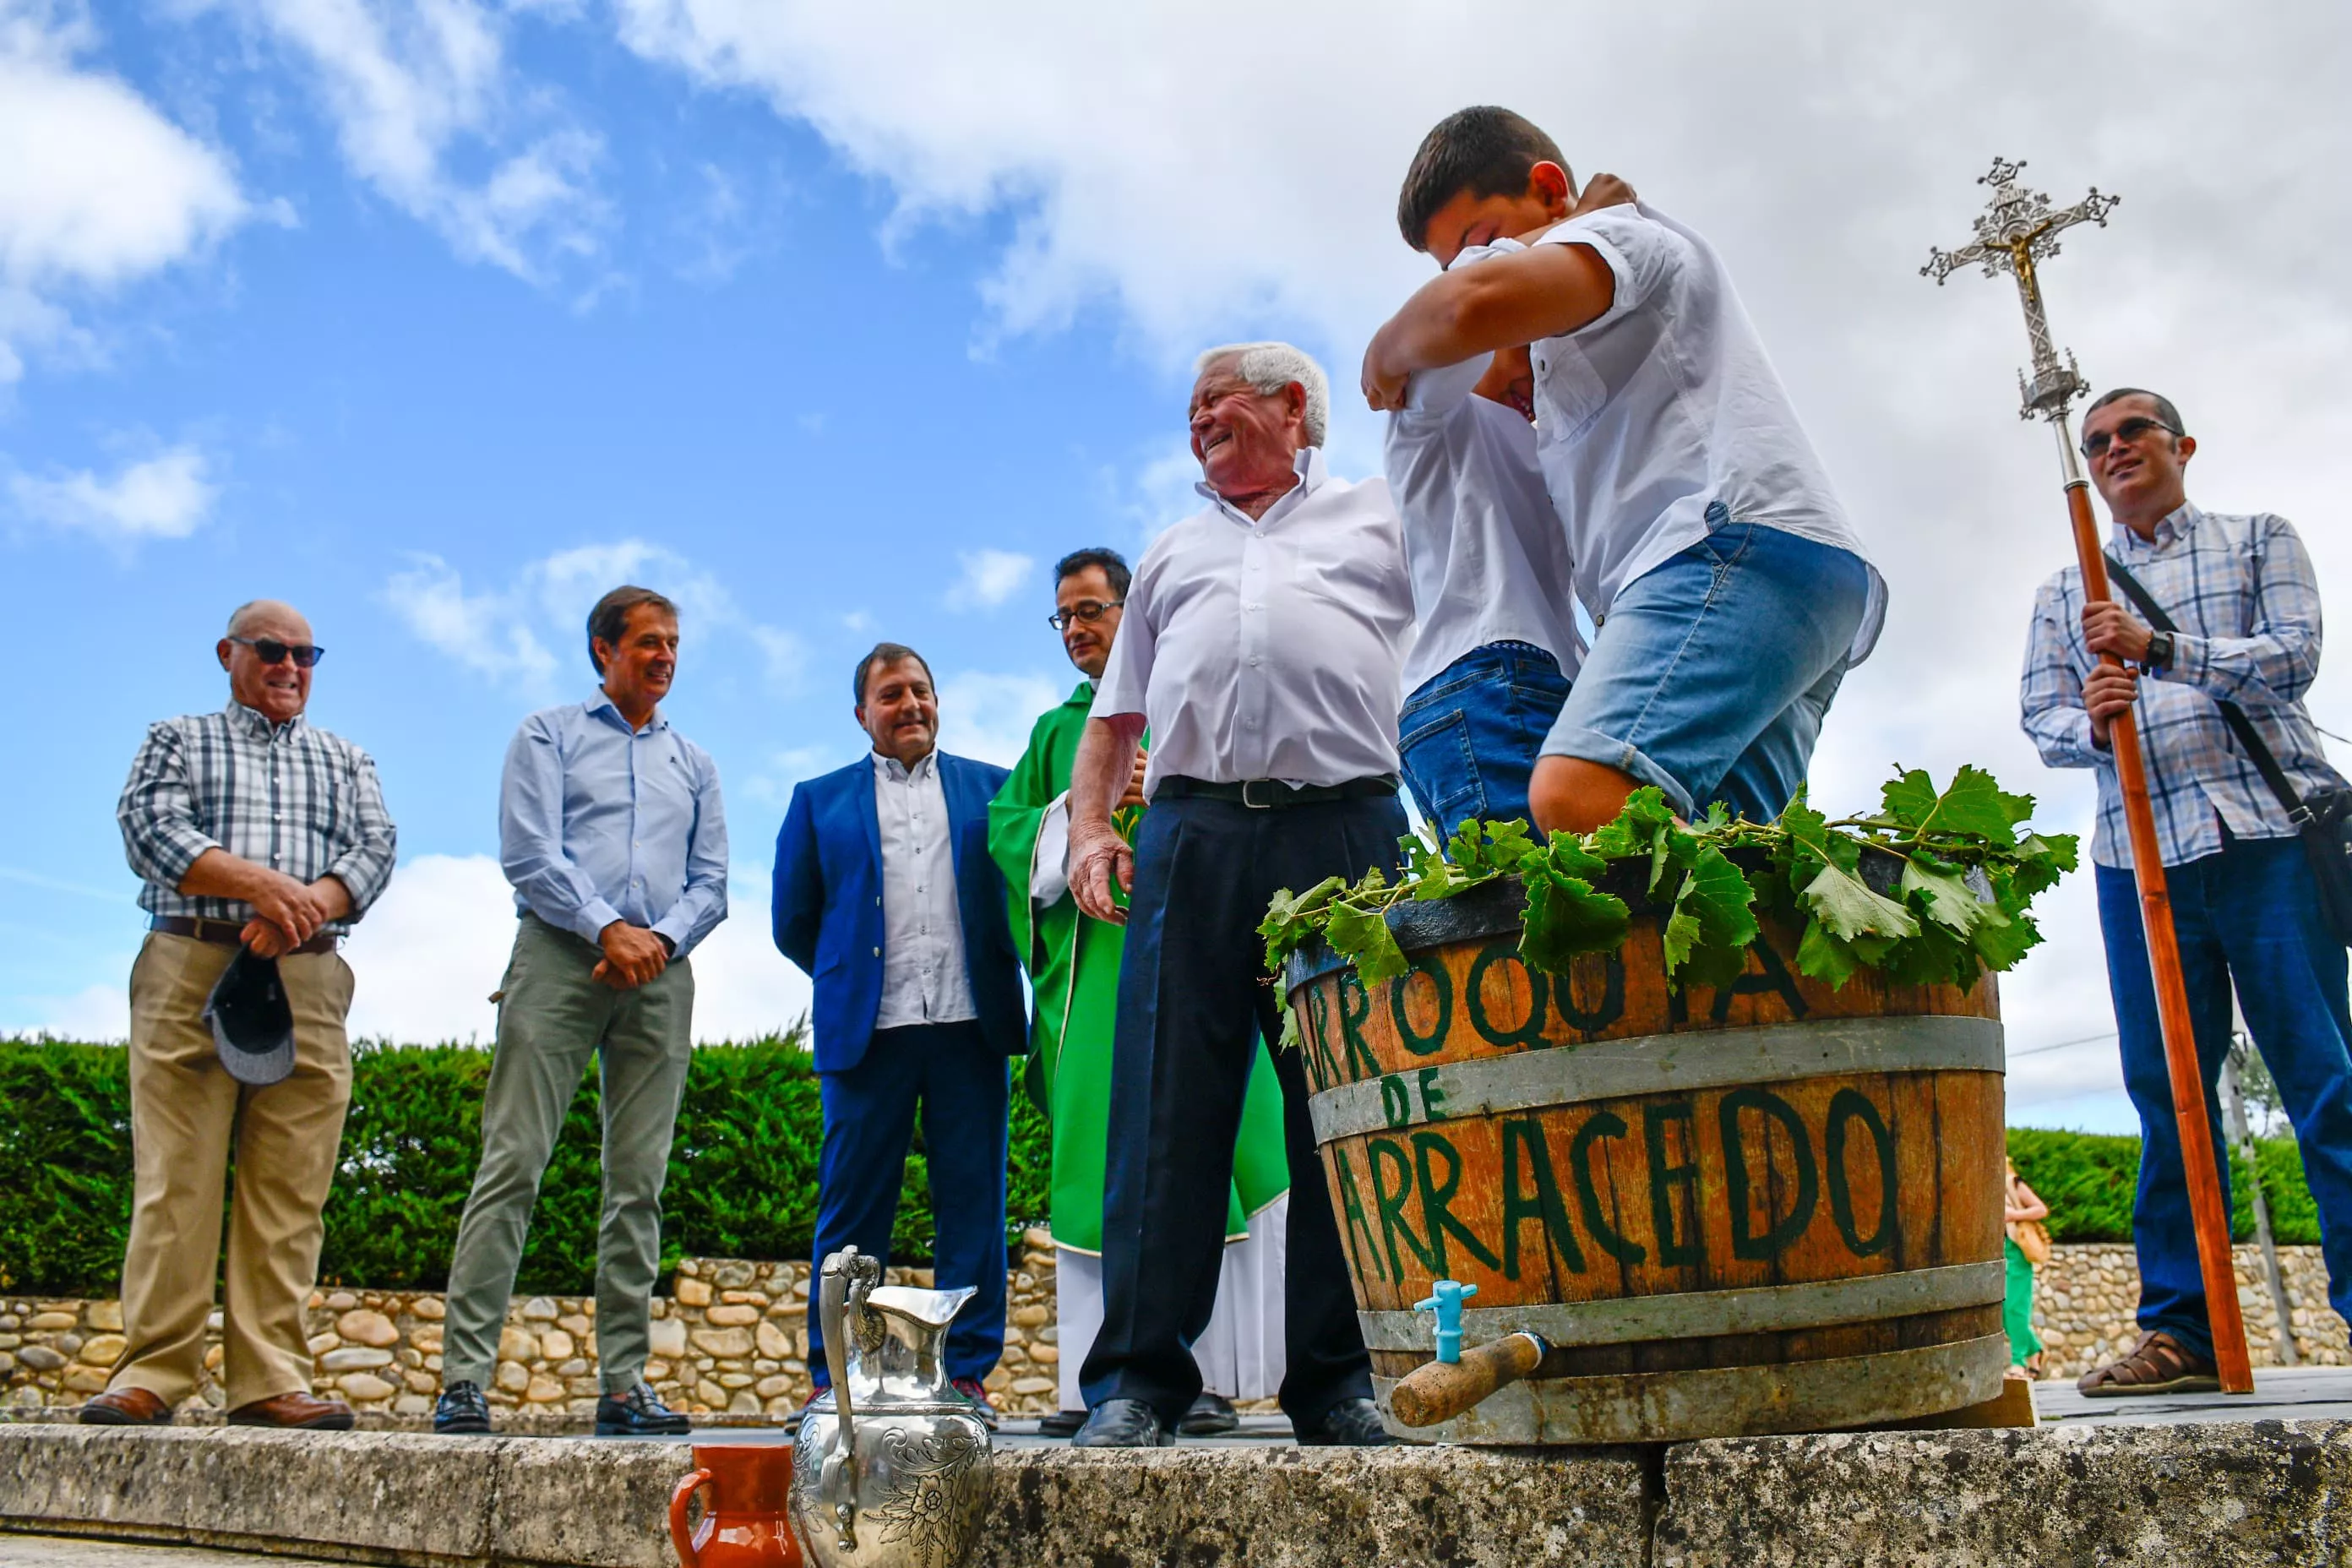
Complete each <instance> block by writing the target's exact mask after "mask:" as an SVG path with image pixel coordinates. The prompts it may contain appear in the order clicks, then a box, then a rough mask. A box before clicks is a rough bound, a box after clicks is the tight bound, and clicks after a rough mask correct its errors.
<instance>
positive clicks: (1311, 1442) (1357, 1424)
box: [1298, 1399, 1396, 1448]
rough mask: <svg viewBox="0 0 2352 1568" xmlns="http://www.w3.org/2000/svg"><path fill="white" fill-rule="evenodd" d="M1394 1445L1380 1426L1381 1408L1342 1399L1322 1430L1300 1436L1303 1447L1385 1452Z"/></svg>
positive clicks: (1358, 1401)
mask: <svg viewBox="0 0 2352 1568" xmlns="http://www.w3.org/2000/svg"><path fill="white" fill-rule="evenodd" d="M1395 1441H1396V1439H1395V1438H1394V1437H1391V1436H1389V1429H1388V1428H1387V1427H1385V1426H1381V1411H1380V1406H1378V1405H1374V1404H1373V1403H1372V1402H1371V1401H1370V1400H1369V1399H1343V1400H1341V1401H1339V1404H1337V1405H1333V1406H1331V1410H1330V1413H1329V1414H1328V1415H1325V1416H1324V1417H1323V1423H1322V1425H1321V1426H1318V1427H1316V1428H1315V1430H1314V1431H1312V1432H1301V1433H1299V1434H1298V1444H1299V1447H1327V1448H1383V1447H1387V1446H1388V1445H1390V1444H1391V1443H1393V1442H1395Z"/></svg>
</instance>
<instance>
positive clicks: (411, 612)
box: [382, 555, 556, 697]
mask: <svg viewBox="0 0 2352 1568" xmlns="http://www.w3.org/2000/svg"><path fill="white" fill-rule="evenodd" d="M412 559H413V560H414V561H415V565H414V566H412V567H410V568H409V569H408V570H407V571H405V572H400V573H395V574H394V575H393V577H392V579H391V581H389V582H387V583H386V584H384V588H383V595H382V597H383V602H384V603H385V604H386V605H390V606H391V607H392V610H393V613H394V614H395V615H397V616H399V617H400V618H401V620H402V621H404V622H405V623H406V624H407V626H408V629H409V630H410V631H412V632H414V633H415V634H416V636H418V637H421V638H423V639H424V640H425V642H426V643H427V644H429V645H430V646H432V647H436V648H438V649H439V650H440V651H441V652H443V653H445V654H446V655H448V656H449V657H450V658H454V659H456V660H457V662H458V663H460V664H462V665H465V666H466V667H467V668H469V669H473V670H476V671H478V672H479V673H481V674H483V675H486V676H488V678H489V679H491V680H493V681H495V682H497V683H499V685H502V686H507V687H510V688H512V689H516V690H519V691H521V692H523V693H524V694H526V695H528V696H531V697H543V696H545V695H546V694H548V693H549V692H550V691H551V690H552V689H553V683H554V680H555V670H556V663H555V656H554V655H553V654H551V653H550V652H549V651H548V650H547V645H546V644H545V643H543V642H541V640H540V639H539V634H538V633H537V632H535V631H533V630H532V629H531V628H530V626H528V625H527V624H525V623H524V622H523V620H522V619H521V618H520V613H519V612H520V610H521V609H522V608H523V605H521V604H520V603H519V602H518V596H517V595H512V594H499V593H489V594H467V592H466V585H465V583H464V582H463V580H461V579H460V578H459V577H458V575H457V569H456V568H454V567H452V566H451V565H450V564H449V563H447V562H446V561H444V560H442V559H441V558H440V557H439V556H437V555H417V556H414V557H412Z"/></svg>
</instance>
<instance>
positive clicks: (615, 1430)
mask: <svg viewBox="0 0 2352 1568" xmlns="http://www.w3.org/2000/svg"><path fill="white" fill-rule="evenodd" d="M693 1430H694V1423H693V1422H691V1421H688V1419H687V1418H686V1417H685V1416H683V1415H679V1414H678V1413H677V1411H675V1410H672V1409H671V1408H670V1407H669V1406H668V1405H664V1404H663V1403H662V1401H661V1395H660V1394H656V1393H655V1392H654V1385H653V1384H650V1383H646V1382H644V1381H643V1380H640V1381H639V1382H638V1384H637V1385H636V1386H635V1388H632V1389H630V1390H629V1392H628V1393H626V1394H602V1395H599V1396H598V1398H597V1400H596V1436H599V1437H683V1436H686V1435H687V1434H688V1433H689V1432H691V1431H693Z"/></svg>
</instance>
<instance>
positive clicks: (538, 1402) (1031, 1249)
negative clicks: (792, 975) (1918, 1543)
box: [0, 1230, 2352, 1431]
mask: <svg viewBox="0 0 2352 1568" xmlns="http://www.w3.org/2000/svg"><path fill="white" fill-rule="evenodd" d="M2279 1258H2280V1263H2281V1265H2282V1267H2283V1268H2284V1270H2285V1273H2286V1279H2287V1290H2288V1293H2289V1296H2290V1298H2291V1300H2292V1301H2293V1303H2294V1324H2295V1340H2296V1346H2297V1349H2298V1351H2299V1352H2300V1353H2301V1357H2302V1360H2303V1362H2304V1363H2305V1364H2306V1365H2314V1364H2316V1365H2325V1366H2342V1365H2346V1364H2352V1352H2347V1345H2346V1339H2347V1331H2346V1325H2345V1322H2344V1320H2343V1319H2341V1318H2339V1317H2337V1316H2336V1313H2335V1312H2334V1311H2333V1310H2331V1309H2330V1308H2329V1307H2328V1305H2327V1272H2326V1265H2325V1264H2324V1263H2323V1262H2322V1260H2321V1258H2320V1256H2319V1249H2318V1248H2317V1247H2281V1248H2280V1249H2279ZM890 1279H891V1281H892V1282H893V1283H894V1284H911V1285H923V1286H928V1285H929V1283H930V1273H929V1270H928V1269H920V1268H894V1269H892V1270H891V1271H890ZM1007 1284H1008V1287H1009V1290H1008V1300H1007V1321H1006V1324H1005V1331H1004V1360H1003V1363H1001V1364H1000V1365H999V1366H998V1367H997V1369H996V1371H995V1373H992V1375H991V1376H990V1378H989V1380H988V1389H989V1394H990V1396H991V1397H992V1399H994V1401H995V1402H996V1405H997V1407H998V1408H999V1409H1000V1410H1003V1411H1004V1412H1005V1413H1006V1414H1007V1415H1044V1414H1045V1413H1046V1412H1048V1411H1050V1410H1052V1409H1053V1408H1054V1407H1055V1405H1056V1404H1057V1403H1058V1400H1057V1399H1056V1397H1055V1394H1056V1388H1057V1382H1056V1374H1057V1373H1058V1370H1059V1363H1060V1360H1061V1348H1060V1346H1059V1344H1058V1343H1057V1336H1056V1332H1055V1321H1054V1250H1053V1246H1052V1243H1051V1241H1050V1240H1049V1239H1048V1238H1047V1237H1046V1235H1045V1232H1044V1231H1042V1230H1033V1231H1030V1232H1029V1233H1028V1234H1027V1236H1026V1237H1024V1244H1023V1248H1022V1256H1021V1265H1020V1267H1019V1268H1017V1269H1015V1270H1013V1273H1012V1274H1011V1276H1010V1277H1009V1279H1008V1281H1007ZM2035 1285H2036V1289H2035V1297H2034V1307H2035V1312H2034V1326H2035V1328H2036V1330H2037V1331H2039V1332H2040V1333H2041V1335H2042V1340H2043V1342H2044V1343H2046V1344H2047V1346H2048V1347H2049V1354H2048V1356H2047V1357H2046V1359H2045V1361H2044V1363H2043V1367H2042V1372H2043V1375H2045V1376H2048V1377H2074V1376H2078V1375H2080V1374H2081V1373H2084V1372H2086V1371H2088V1370H2089V1369H2090V1368H2092V1367H2094V1366H2098V1365H2103V1364H2105V1363H2107V1362H2109V1361H2112V1360H2114V1359H2115V1358H2116V1356H2119V1355H2121V1354H2122V1353H2123V1352H2126V1351H2127V1350H2129V1349H2130V1348H2131V1345H2132V1342H2133V1340H2134V1339H2136V1338H2137V1330H2136V1329H2135V1328H2134V1327H2133V1322H2132V1319H2133V1314H2134V1312H2135V1311H2136V1310H2137V1308H2138V1305H2139V1274H2138V1270H2137V1265H2136V1263H2135V1261H2134V1259H2133V1256H2132V1249H2131V1248H2130V1247H2123V1246H2105V1245H2101V1246H2084V1247H2059V1248H2058V1249H2057V1253H2056V1255H2055V1256H2054V1257H2053V1258H2052V1259H2051V1261H2050V1263H2049V1264H2048V1265H2046V1266H2045V1267H2044V1268H2042V1269H2040V1270H2039V1271H2038V1278H2037V1279H2036V1281H2035ZM808 1292H809V1266H808V1264H807V1263H806V1262H804V1261H801V1262H791V1263H754V1262H750V1261H746V1260H743V1259H734V1258H689V1259H688V1260H687V1261H685V1262H683V1263H681V1264H680V1265H679V1266H678V1269H677V1275H676V1276H675V1277H674V1278H673V1279H671V1281H670V1293H669V1294H668V1295H666V1296H656V1298H655V1299H654V1303H653V1359H652V1361H651V1362H649V1363H647V1365H646V1377H647V1379H648V1380H649V1381H650V1382H651V1383H652V1384H654V1386H655V1387H656V1389H658V1390H659V1391H660V1392H661V1394H662V1397H663V1398H664V1399H666V1400H667V1401H668V1402H669V1403H670V1404H671V1405H675V1406H677V1408H679V1409H681V1410H686V1411H689V1412H691V1413H692V1414H693V1415H695V1416H696V1417H697V1418H698V1420H700V1421H702V1422H704V1423H705V1424H708V1425H714V1426H725V1425H735V1424H741V1425H747V1426H748V1425H756V1424H761V1423H765V1422H771V1421H775V1420H778V1419H781V1418H782V1417H783V1416H786V1415H791V1414H792V1413H793V1412H794V1411H796V1410H798V1409H799V1408H800V1406H801V1405H802V1403H803V1401H804V1400H806V1399H807V1397H808V1391H809V1382H808V1365H807V1356H808V1335H807V1330H806V1328H805V1322H806V1316H805V1315H806V1312H807V1310H808ZM2238 1299H2239V1301H2240V1303H2241V1305H2242V1310H2243V1311H2244V1313H2245V1319H2246V1336H2247V1339H2248V1341H2249V1342H2250V1343H2251V1345H2252V1351H2253V1359H2254V1364H2255V1365H2256V1366H2274V1365H2276V1364H2278V1355H2277V1317H2276V1314H2275V1313H2274V1312H2273V1309H2272V1306H2271V1295H2270V1289H2269V1286H2268V1285H2267V1284H2266V1283H2265V1282H2264V1280H2263V1273H2262V1258H2261V1254H2260V1253H2259V1252H2258V1251H2256V1249H2254V1248H2253V1247H2240V1248H2238ZM443 1312H444V1308H443V1305H442V1299H441V1297H440V1296H439V1295H438V1294H437V1293H434V1292H429V1291H383V1290H351V1289H325V1290H321V1291H320V1292H318V1293H317V1294H315V1295H313V1296H312V1297H311V1299H310V1328H311V1336H310V1353H311V1355H312V1356H313V1357H315V1358H316V1361H315V1371H316V1376H317V1378H318V1387H319V1392H320V1393H321V1394H333V1395H335V1396H336V1397H339V1398H342V1399H346V1400H349V1401H350V1402H351V1403H352V1405H354V1406H355V1407H356V1408H358V1409H359V1410H360V1411H362V1413H363V1414H364V1415H365V1417H366V1419H367V1423H368V1424H369V1425H371V1426H423V1425H424V1424H425V1420H426V1418H427V1417H428V1416H429V1415H431V1414H432V1409H433V1396H434V1394H436V1392H437V1391H438V1390H439V1388H440V1382H441V1329H442V1316H443ZM595 1323H596V1303H595V1302H594V1301H593V1300H586V1299H583V1298H577V1297H569V1296H563V1297H548V1296H536V1297H532V1298H530V1300H518V1301H516V1302H515V1303H514V1304H513V1305H512V1306H510V1307H509V1309H508V1311H507V1326H506V1329H505V1331H504V1332H503V1333H502V1334H501V1335H500V1336H499V1367H498V1373H497V1375H496V1379H495V1386H494V1387H492V1389H491V1390H490V1402H491V1404H492V1405H493V1406H494V1407H495V1408H496V1409H497V1411H498V1416H499V1423H500V1425H501V1426H504V1427H506V1428H508V1429H517V1430H522V1429H532V1428H544V1429H547V1430H551V1431H552V1430H562V1429H566V1428H576V1427H579V1426H583V1424H584V1423H585V1422H586V1420H587V1419H588V1417H589V1415H591V1414H592V1412H593V1408H594V1405H595V1400H596V1392H597V1384H596V1328H595ZM122 1348H123V1347H122V1307H121V1303H120V1302H117V1301H72V1300H27V1299H24V1298H15V1299H7V1298H0V1414H14V1415H17V1416H18V1417H20V1418H23V1417H31V1418H36V1419H37V1418H39V1416H40V1415H42V1413H44V1412H47V1411H54V1410H55V1409H57V1408H58V1407H61V1406H71V1405H79V1404H80V1403H81V1402H82V1401H83V1400H84V1399H86V1398H88V1397H89V1395H90V1394H95V1393H97V1392H98V1391H99V1390H100V1389H102V1388H104V1387H105V1386H106V1378H107V1373H108V1371H109V1369H110V1368H111V1367H112V1366H113V1364H114V1362H115V1359H116V1358H117V1357H118V1356H120V1355H121V1353H122ZM220 1360H221V1347H220V1314H219V1313H217V1312H215V1313H214V1314H213V1317H212V1320H211V1321H210V1322H209V1324H208V1325H207V1326H206V1331H205V1381H204V1385H203V1387H202V1388H201V1389H200V1390H199V1401H198V1404H197V1405H196V1407H195V1408H194V1409H192V1410H191V1411H190V1412H189V1415H192V1416H194V1417H196V1418H198V1419H202V1418H203V1415H204V1413H205V1412H215V1413H216V1412H218V1410H219V1409H220V1406H221V1404H222V1394H221V1389H220V1385H219V1384H218V1382H217V1381H216V1376H217V1373H218V1372H219V1369H220Z"/></svg>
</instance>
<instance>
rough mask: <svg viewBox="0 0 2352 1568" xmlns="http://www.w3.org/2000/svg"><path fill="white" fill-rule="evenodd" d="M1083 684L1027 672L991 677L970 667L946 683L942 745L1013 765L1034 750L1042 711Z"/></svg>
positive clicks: (942, 701)
mask: <svg viewBox="0 0 2352 1568" xmlns="http://www.w3.org/2000/svg"><path fill="white" fill-rule="evenodd" d="M1076 684H1077V677H1076V675H1072V676H1071V677H1070V678H1069V679H1061V678H1060V677H1058V676H1051V675H1043V674H1040V673H1038V672H1037V671H1035V670H1026V671H1023V672H1021V673H1018V674H1013V675H991V674H989V673H987V672H985V671H983V670H977V669H967V670H963V671H961V672H960V673H958V674H954V675H950V676H948V677H947V678H946V679H943V680H941V681H940V750H942V751H946V752H954V753H955V754H956V755H958V756H961V757H978V758H979V759H981V761H982V762H988V763H998V764H999V765H1001V766H1003V767H1011V766H1012V765H1013V763H1016V762H1019V761H1020V760H1021V753H1022V752H1024V751H1026V750H1027V749H1028V746H1029V731H1030V729H1031V728H1032V727H1033V726H1034V725H1035V723H1036V722H1037V715H1039V714H1040V713H1043V712H1045V710H1047V709H1048V708H1056V707H1059V706H1060V705H1061V702H1062V700H1063V699H1064V698H1066V697H1067V696H1068V695H1069V694H1070V688H1071V687H1073V686H1075V685H1076Z"/></svg>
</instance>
